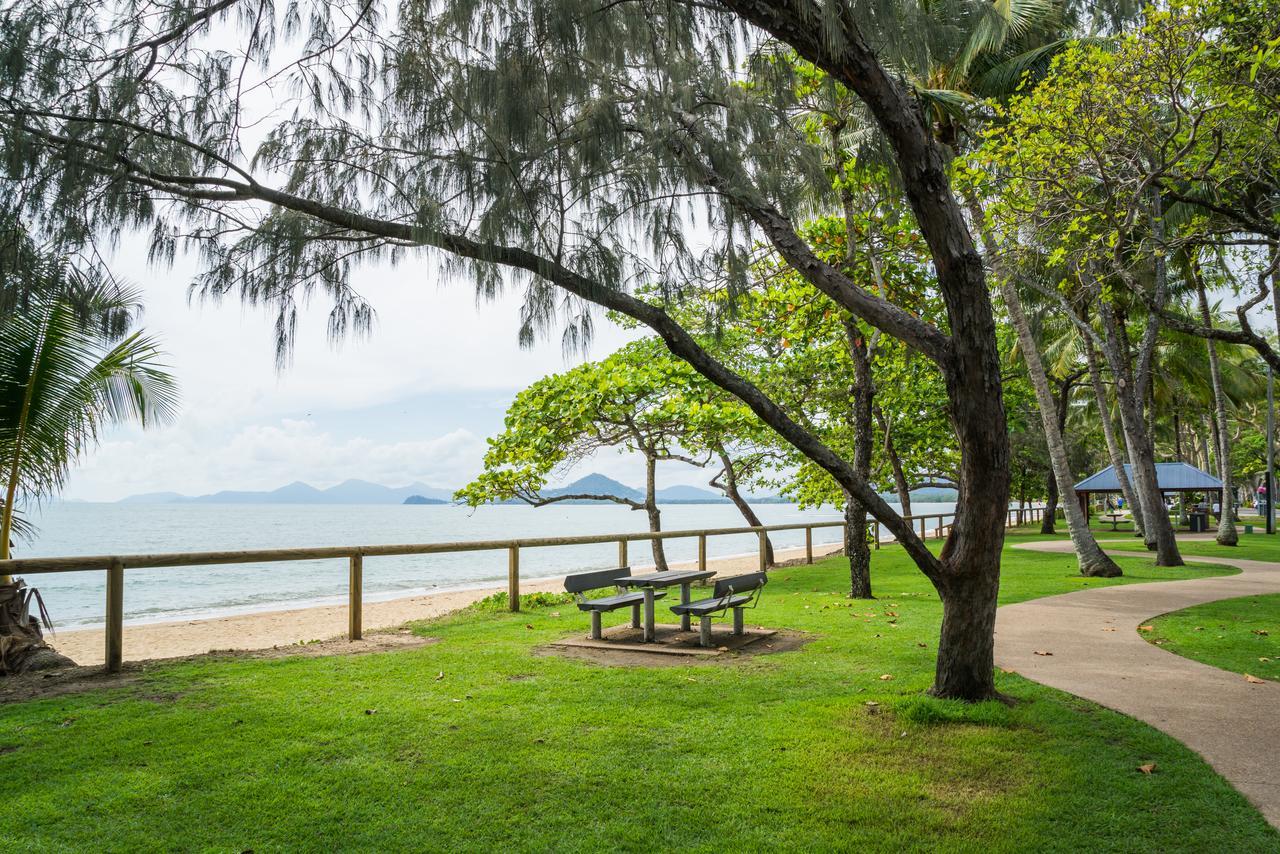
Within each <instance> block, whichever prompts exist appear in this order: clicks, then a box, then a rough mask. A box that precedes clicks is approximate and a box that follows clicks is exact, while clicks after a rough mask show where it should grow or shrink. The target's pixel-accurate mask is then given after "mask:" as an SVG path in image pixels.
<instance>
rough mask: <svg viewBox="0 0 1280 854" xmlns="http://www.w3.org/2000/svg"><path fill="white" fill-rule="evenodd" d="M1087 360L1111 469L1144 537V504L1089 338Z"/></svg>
mask: <svg viewBox="0 0 1280 854" xmlns="http://www.w3.org/2000/svg"><path fill="white" fill-rule="evenodd" d="M1084 353H1085V360H1086V362H1087V363H1088V366H1089V382H1090V384H1091V385H1092V386H1093V396H1094V399H1095V400H1096V401H1097V404H1098V419H1099V421H1101V423H1102V437H1103V439H1104V440H1105V442H1106V445H1107V456H1108V457H1110V458H1111V468H1112V470H1113V471H1114V472H1115V473H1116V480H1118V481H1119V482H1120V494H1121V495H1123V496H1124V500H1125V503H1126V504H1128V505H1129V513H1130V515H1131V516H1133V529H1134V531H1135V532H1136V533H1137V535H1138V536H1143V530H1144V529H1145V528H1146V525H1145V523H1144V522H1143V516H1142V502H1141V501H1139V500H1138V493H1137V490H1135V489H1134V487H1133V482H1132V481H1131V480H1129V475H1128V473H1127V472H1126V470H1125V467H1124V454H1123V453H1121V450H1120V441H1119V439H1117V438H1116V428H1115V424H1114V423H1113V422H1112V420H1111V407H1110V406H1108V405H1107V390H1106V389H1105V388H1104V387H1103V385H1102V368H1101V367H1100V366H1099V365H1098V351H1097V350H1095V349H1094V348H1093V342H1092V341H1089V340H1088V339H1087V338H1086V339H1085V342H1084Z"/></svg>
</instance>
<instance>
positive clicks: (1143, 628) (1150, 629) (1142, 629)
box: [1138, 626, 1156, 632]
mask: <svg viewBox="0 0 1280 854" xmlns="http://www.w3.org/2000/svg"><path fill="white" fill-rule="evenodd" d="M1155 630H1156V627H1155V626H1138V631H1140V632H1154V631H1155Z"/></svg>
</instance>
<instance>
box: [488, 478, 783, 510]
mask: <svg viewBox="0 0 1280 854" xmlns="http://www.w3.org/2000/svg"><path fill="white" fill-rule="evenodd" d="M542 494H543V495H545V496H546V497H547V498H555V497H557V496H560V495H616V496H618V497H619V498H629V499H631V500H632V501H644V490H642V489H636V488H634V487H630V486H627V485H626V484H625V483H620V482H619V481H616V480H614V479H613V478H611V477H606V476H604V475H602V474H589V475H587V476H586V477H581V478H578V479H577V480H575V481H574V482H573V483H571V484H569V485H567V486H560V487H556V488H555V489H544V490H543V491H542ZM747 499H748V500H749V501H752V502H754V503H756V504H782V503H785V501H784V499H782V498H779V497H777V496H773V495H751V496H747ZM503 503H504V504H520V503H523V502H520V501H518V500H512V501H505V502H503ZM561 503H563V504H608V503H610V502H608V501H597V500H595V499H590V498H570V499H567V500H565V501H563V502H561ZM658 503H660V504H728V503H729V499H728V498H726V497H725V496H724V494H723V493H720V492H715V491H713V490H710V489H703V488H701V487H698V486H686V485H684V484H680V485H677V486H668V487H664V488H663V489H659V490H658Z"/></svg>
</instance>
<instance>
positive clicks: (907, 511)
mask: <svg viewBox="0 0 1280 854" xmlns="http://www.w3.org/2000/svg"><path fill="white" fill-rule="evenodd" d="M875 412H876V419H877V420H878V421H879V422H880V432H881V433H883V434H884V455H885V457H886V458H888V460H889V468H890V470H892V471H893V489H894V491H895V492H897V493H898V507H899V508H900V509H901V511H902V515H903V516H910V515H911V484H909V483H907V473H906V472H905V471H903V470H902V457H900V456H898V448H897V446H896V445H894V442H893V431H892V430H891V429H889V419H887V418H885V417H884V413H883V412H881V411H880V407H876V408H875Z"/></svg>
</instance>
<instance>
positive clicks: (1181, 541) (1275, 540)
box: [1098, 525, 1280, 561]
mask: <svg viewBox="0 0 1280 854" xmlns="http://www.w3.org/2000/svg"><path fill="white" fill-rule="evenodd" d="M1238 530H1239V531H1240V543H1239V545H1235V546H1220V545H1218V544H1217V543H1216V542H1214V541H1213V540H1211V539H1209V540H1189V539H1186V538H1185V537H1179V538H1178V549H1179V550H1180V551H1181V552H1182V553H1183V554H1188V555H1199V556H1202V557H1230V558H1242V559H1244V560H1269V561H1280V534H1270V535H1268V534H1263V533H1257V531H1258V530H1259V529H1257V528H1255V529H1254V531H1255V533H1252V534H1246V533H1244V526H1243V525H1241V526H1238ZM1098 539H1099V542H1101V543H1103V545H1104V547H1106V548H1108V549H1113V548H1118V549H1136V550H1139V551H1146V549H1145V547H1144V546H1143V544H1142V541H1141V540H1139V539H1137V538H1136V537H1132V536H1131V537H1124V538H1118V539H1115V540H1113V539H1112V538H1111V537H1102V536H1101V535H1099V538H1098Z"/></svg>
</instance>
